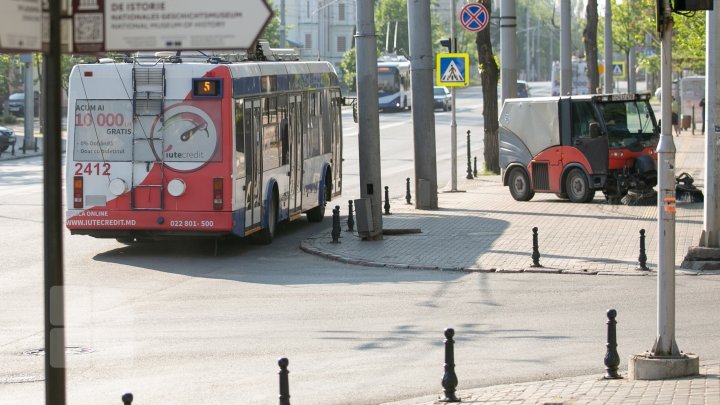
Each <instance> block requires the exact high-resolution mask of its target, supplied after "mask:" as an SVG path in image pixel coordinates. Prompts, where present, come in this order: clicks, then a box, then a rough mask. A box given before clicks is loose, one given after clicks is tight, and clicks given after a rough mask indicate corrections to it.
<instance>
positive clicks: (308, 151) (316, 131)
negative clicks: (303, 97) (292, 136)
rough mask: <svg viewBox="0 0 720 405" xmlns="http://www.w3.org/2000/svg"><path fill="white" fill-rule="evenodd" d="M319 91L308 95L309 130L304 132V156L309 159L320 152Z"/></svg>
mask: <svg viewBox="0 0 720 405" xmlns="http://www.w3.org/2000/svg"><path fill="white" fill-rule="evenodd" d="M319 99H320V97H319V93H317V92H313V93H310V94H309V97H308V100H309V101H308V105H307V108H308V130H307V131H306V132H305V133H304V134H303V135H304V138H305V139H303V158H304V159H308V158H311V157H313V156H317V155H319V154H320V115H319V114H320V110H319V104H320V102H319Z"/></svg>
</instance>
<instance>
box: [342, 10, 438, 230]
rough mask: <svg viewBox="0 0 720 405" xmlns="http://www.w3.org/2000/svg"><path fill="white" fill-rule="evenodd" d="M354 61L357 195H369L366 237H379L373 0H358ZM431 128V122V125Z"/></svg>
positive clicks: (379, 206) (379, 205) (380, 200)
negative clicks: (369, 222) (358, 187)
mask: <svg viewBox="0 0 720 405" xmlns="http://www.w3.org/2000/svg"><path fill="white" fill-rule="evenodd" d="M356 7H357V18H356V23H357V34H355V47H356V52H357V53H356V55H355V63H356V66H357V80H358V82H357V83H358V86H357V87H358V89H357V95H358V129H359V132H358V150H359V151H360V153H359V155H360V156H359V157H358V158H359V160H360V197H361V198H368V199H370V213H371V214H372V224H373V229H372V230H370V231H369V232H367V233H366V234H362V235H361V236H362V237H363V239H365V240H380V239H382V184H381V182H380V179H381V176H380V118H379V116H378V109H379V108H378V91H377V89H378V80H377V55H376V50H375V15H374V14H375V10H374V7H375V6H374V3H373V2H372V1H358V2H357V3H356ZM433 128H434V126H433Z"/></svg>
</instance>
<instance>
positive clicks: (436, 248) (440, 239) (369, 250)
mask: <svg viewBox="0 0 720 405" xmlns="http://www.w3.org/2000/svg"><path fill="white" fill-rule="evenodd" d="M703 139H704V138H703V137H702V136H690V135H689V133H688V134H687V136H683V137H679V138H676V145H677V148H678V154H677V158H676V164H677V170H676V174H678V175H679V174H680V173H681V172H688V173H690V174H691V175H692V176H693V177H694V178H695V184H696V185H702V177H701V176H702V167H703V166H702V165H703V159H702V158H701V157H699V156H695V155H697V153H700V154H702V152H695V151H702V150H703V142H704V141H703ZM458 189H459V190H464V192H456V193H450V192H441V193H439V195H438V205H439V207H440V208H439V209H438V210H417V209H415V208H414V206H413V205H407V203H406V202H405V200H404V198H396V199H391V208H390V212H391V213H392V214H391V215H383V229H411V228H419V229H420V230H421V233H419V234H407V235H385V236H384V237H383V240H381V241H362V240H361V239H360V238H359V237H358V236H357V233H355V232H354V233H351V232H347V231H345V230H346V229H347V224H346V215H347V202H344V203H341V202H340V201H341V200H337V202H336V201H333V202H332V205H334V204H338V205H340V209H341V225H342V228H343V232H342V233H341V239H340V243H332V238H331V229H328V230H327V231H325V232H323V233H320V234H318V235H315V236H313V237H311V238H309V239H307V240H305V241H303V242H302V244H301V247H302V249H303V250H305V251H306V252H309V253H314V254H318V255H322V256H324V257H327V258H330V259H334V260H339V261H342V262H346V263H353V264H361V265H367V266H380V267H383V266H384V267H391V268H415V269H440V270H464V271H485V272H546V273H581V274H612V275H632V276H645V275H652V274H655V272H656V265H657V250H658V246H657V243H658V242H657V220H656V217H657V207H656V206H655V205H653V206H625V205H608V204H606V203H605V201H604V198H603V195H602V193H599V192H598V193H597V194H596V197H595V200H594V201H593V202H592V203H590V204H574V203H571V202H569V201H566V200H561V199H559V198H557V197H556V196H555V195H553V194H535V197H534V198H533V199H532V200H531V201H529V202H518V201H515V200H514V199H513V198H512V197H511V196H510V192H509V191H508V188H507V187H503V186H502V182H501V179H500V176H481V177H478V178H476V179H474V180H466V179H464V178H462V179H458ZM403 194H404V193H403ZM677 207H678V208H677V219H676V228H675V239H676V243H675V262H676V266H677V268H678V274H690V275H692V274H699V273H702V272H699V271H695V270H689V269H688V270H685V269H680V266H681V264H682V262H683V258H684V256H685V254H686V253H687V250H688V247H690V246H697V245H698V242H699V239H700V234H701V231H702V225H703V204H702V203H685V202H679V203H678V206H677ZM533 227H537V228H538V229H539V231H538V240H539V242H538V245H539V252H540V260H539V262H540V264H541V265H542V266H543V267H540V268H533V267H530V266H531V265H532V263H533V261H532V258H531V255H532V228H533ZM641 229H645V236H646V240H645V247H646V255H647V266H648V267H649V268H650V271H643V270H639V263H638V257H639V256H640V230H641ZM705 273H708V272H705ZM711 273H712V272H711Z"/></svg>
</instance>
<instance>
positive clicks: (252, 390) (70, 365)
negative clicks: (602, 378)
mask: <svg viewBox="0 0 720 405" xmlns="http://www.w3.org/2000/svg"><path fill="white" fill-rule="evenodd" d="M474 104H479V103H478V102H475V103H473V102H472V100H471V99H468V100H467V106H461V107H460V108H458V112H459V113H461V112H460V110H461V108H468V109H469V110H468V111H467V113H468V114H469V115H468V117H472V116H480V114H481V113H480V109H479V108H478V107H473V105H474ZM403 114H408V117H407V118H403ZM445 114H449V113H440V112H438V113H437V114H436V122H439V125H441V124H440V122H441V121H442V120H443V119H445V118H443V115H445ZM409 115H410V113H390V114H388V115H385V114H383V115H382V116H381V126H382V125H390V124H392V123H394V122H404V120H405V119H409ZM391 118H392V119H395V118H399V119H398V121H392V120H391ZM468 119H469V118H468ZM350 122H351V121H350ZM447 123H448V125H449V118H447ZM459 125H460V124H459ZM348 127H349V125H348V121H346V136H348V137H349V138H352V136H353V135H352V129H350V128H348ZM405 127H407V125H405V124H400V125H398V126H396V127H393V128H395V129H396V130H397V132H393V133H385V132H381V134H383V135H384V136H383V138H382V139H383V142H385V141H387V142H388V143H391V144H392V143H393V142H395V139H394V137H396V136H397V137H398V138H400V137H406V136H407V134H405V132H404V131H401V129H405ZM391 129H392V128H391ZM459 132H460V131H459ZM448 133H449V130H448ZM351 142H352V141H347V139H346V147H348V148H349V144H350V143H351ZM403 142H406V141H403ZM398 144H399V145H397V146H396V148H395V152H393V153H397V154H398V156H397V157H396V158H394V159H391V160H395V161H396V162H397V163H396V164H394V165H393V164H388V166H387V167H388V169H387V172H388V173H390V172H392V173H397V175H398V176H401V175H402V176H404V175H403V173H405V172H406V171H407V170H412V169H411V167H412V162H406V161H405V160H406V159H407V157H400V155H399V153H400V151H399V149H402V148H403V147H404V148H409V147H408V146H407V145H405V146H403V145H404V144H403V143H402V142H398ZM438 144H440V142H438ZM383 145H384V143H383ZM459 146H461V147H462V146H464V145H461V144H460V142H459ZM480 147H481V146H480ZM441 148H442V146H440V145H438V149H441ZM390 149H392V148H389V149H388V150H390ZM385 150H386V149H385V148H384V147H383V151H385ZM348 152H349V149H346V153H348ZM383 153H384V152H383ZM438 155H439V156H440V155H442V154H441V153H439V154H438ZM346 156H348V158H347V159H348V160H346V162H348V161H349V160H351V158H350V155H349V154H346ZM388 159H390V155H388ZM384 164H386V163H385V162H384ZM346 167H347V168H348V171H350V173H348V172H347V171H346V175H347V176H348V177H347V179H348V182H351V181H352V180H351V179H352V170H351V169H350V167H351V165H350V164H348V165H347V166H346ZM439 167H440V166H439ZM447 167H449V164H447ZM459 167H462V166H461V165H459ZM408 168H409V169H408ZM439 171H440V169H439ZM383 173H384V174H385V173H386V171H385V167H384V168H383ZM448 179H449V175H448ZM383 181H384V182H385V179H384V180H383ZM402 181H403V185H404V178H403V180H402ZM391 184H392V183H391ZM440 184H442V183H440ZM346 185H347V183H346ZM348 187H349V186H348ZM348 190H350V187H349V188H348ZM42 192H43V185H42V161H41V160H40V158H39V157H38V158H30V159H22V160H15V161H6V162H2V163H0V209H1V211H0V235H2V237H1V238H2V240H1V243H0V255H1V257H2V258H3V264H2V265H1V266H0V297H1V298H2V299H1V302H2V307H1V308H2V309H0V324H1V325H3V326H2V329H1V330H2V332H0V404H3V405H4V404H8V405H10V404H13V405H14V404H38V403H42V402H43V400H44V383H43V381H42V380H43V378H44V377H43V376H44V372H43V358H42V357H41V356H38V355H36V354H37V349H40V348H42V347H43V345H44V340H43V310H42V308H43V257H42V252H43V250H42V238H43V234H42V215H43V211H42V210H43V207H42ZM348 193H350V191H348ZM348 198H352V197H348V196H347V195H345V194H344V195H343V196H342V199H343V200H346V199H348ZM327 226H328V220H327V219H326V221H325V222H324V223H322V224H310V223H308V222H306V221H305V220H302V221H297V222H295V223H292V224H287V225H285V226H282V228H281V230H280V236H279V237H278V238H277V239H276V240H275V241H274V242H273V244H272V245H270V246H255V245H251V244H246V243H243V242H239V241H235V242H226V243H224V244H223V245H222V246H221V255H220V256H218V257H214V256H213V254H212V252H213V249H212V245H211V244H210V243H207V242H202V241H200V242H199V241H175V242H163V243H149V244H145V245H140V246H131V247H128V246H124V245H121V244H119V243H117V242H115V241H114V240H98V239H93V238H89V237H84V236H72V237H71V236H69V235H68V234H67V233H66V235H65V239H64V243H65V283H66V286H67V287H66V291H65V297H66V330H65V332H66V345H67V346H68V347H69V349H68V350H69V352H68V355H67V369H66V371H67V383H68V387H67V390H68V401H67V403H69V404H78V405H83V404H99V403H119V402H120V396H121V395H122V394H123V393H124V392H128V391H129V392H133V393H134V394H135V398H136V401H135V402H134V403H137V404H152V403H155V404H160V403H161V404H187V403H192V402H201V403H207V404H229V403H236V404H267V403H271V402H276V401H277V395H278V381H277V380H278V376H277V371H278V367H277V359H278V358H279V357H282V356H286V357H288V358H289V359H290V367H289V369H290V393H291V396H292V403H293V404H319V405H322V404H376V403H382V402H385V401H391V400H399V399H404V398H412V397H415V396H418V395H427V394H432V393H436V392H439V391H441V389H442V387H441V386H440V380H441V377H442V373H443V368H442V364H443V339H444V337H443V334H442V332H443V329H444V328H445V327H454V328H455V329H456V338H455V340H456V342H457V343H456V348H455V352H456V361H455V362H456V365H457V367H456V372H457V374H458V378H459V380H460V384H459V386H458V388H460V389H462V388H471V387H476V386H485V385H493V384H500V383H510V382H517V381H531V380H537V379H548V378H555V377H561V376H575V375H586V374H590V373H599V372H602V371H603V369H604V366H603V356H604V354H605V333H606V329H605V327H606V326H605V322H606V317H605V311H606V310H607V309H608V308H611V307H612V308H616V309H617V311H618V318H617V320H618V344H619V346H618V350H619V352H620V355H621V359H622V361H621V365H620V367H621V369H625V368H626V367H627V356H628V355H630V354H636V353H639V352H642V351H644V350H647V349H650V347H651V346H652V344H653V342H654V337H655V328H656V321H655V312H656V311H655V294H656V292H655V291H656V286H655V283H656V280H655V278H652V277H599V276H596V277H589V276H574V275H541V274H484V273H473V274H466V273H455V272H436V271H409V270H391V269H376V268H365V267H358V266H351V265H343V264H340V263H336V262H332V261H327V260H324V259H321V258H319V257H315V256H311V255H307V254H305V253H303V252H301V251H300V249H299V247H298V246H299V242H300V241H301V240H302V239H304V238H306V237H308V236H310V235H313V234H316V233H318V232H320V231H322V230H325V229H326V228H327ZM718 288H720V278H718V277H712V276H707V277H699V276H698V277H678V278H677V292H676V294H677V323H676V331H677V341H678V344H679V346H680V349H682V350H684V351H688V352H695V353H698V354H699V355H700V358H701V360H703V359H718V358H720V342H718V339H717V325H718V323H719V322H720V304H718V300H717V291H718Z"/></svg>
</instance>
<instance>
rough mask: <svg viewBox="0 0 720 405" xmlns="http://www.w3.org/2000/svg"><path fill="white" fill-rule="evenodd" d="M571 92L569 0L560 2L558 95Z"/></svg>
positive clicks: (566, 94)
mask: <svg viewBox="0 0 720 405" xmlns="http://www.w3.org/2000/svg"><path fill="white" fill-rule="evenodd" d="M570 94H572V56H571V55H570V0H561V2H560V95H561V96H569V95H570Z"/></svg>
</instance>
